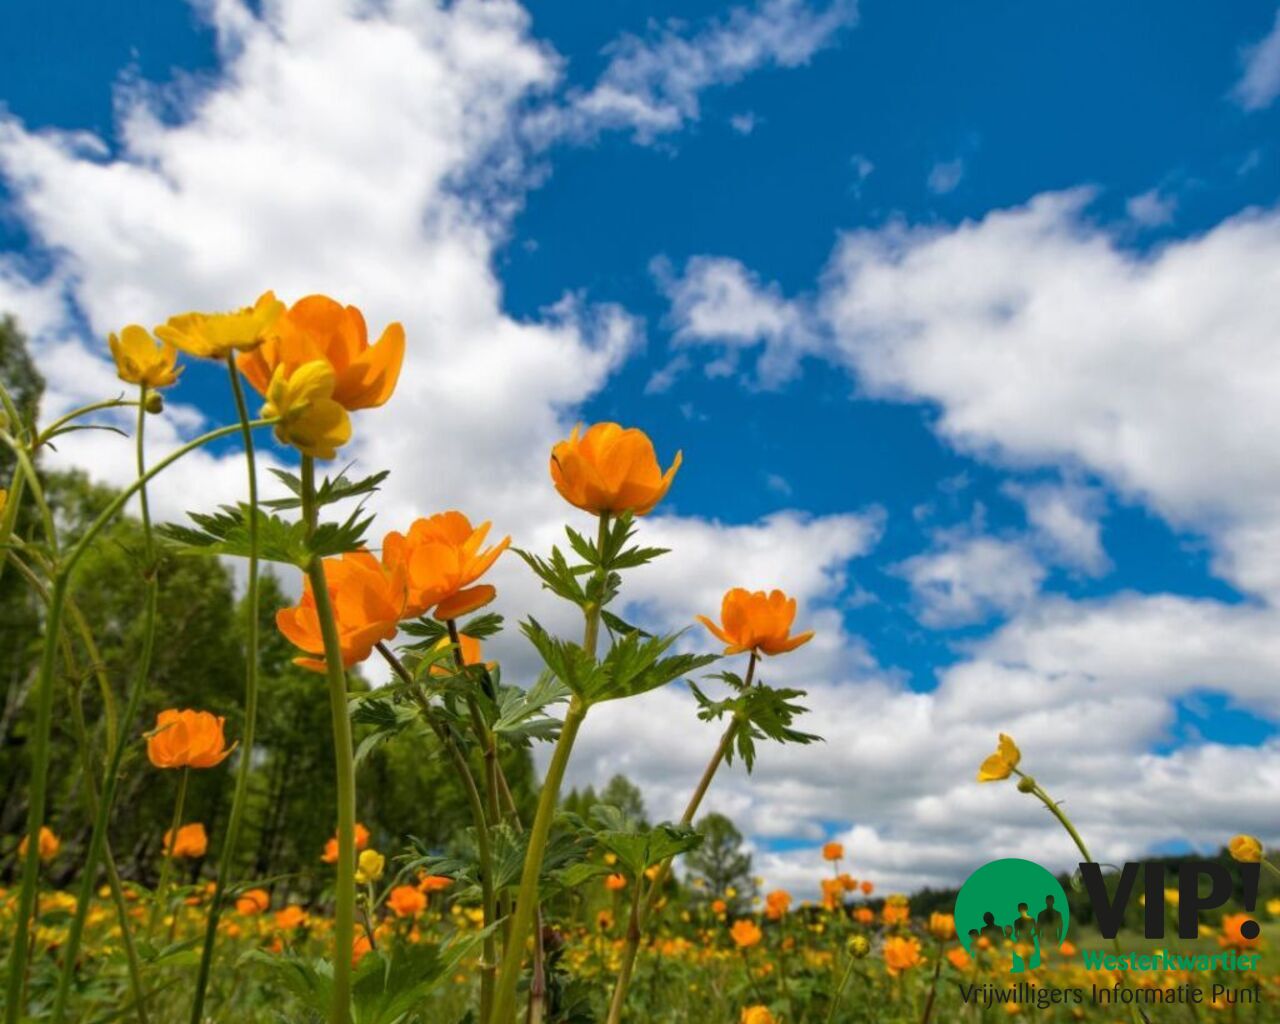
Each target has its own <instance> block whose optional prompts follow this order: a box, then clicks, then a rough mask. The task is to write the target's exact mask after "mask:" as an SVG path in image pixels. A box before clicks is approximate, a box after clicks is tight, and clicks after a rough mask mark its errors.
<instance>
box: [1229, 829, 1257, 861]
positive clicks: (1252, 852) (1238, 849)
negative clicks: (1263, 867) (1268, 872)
mask: <svg viewBox="0 0 1280 1024" xmlns="http://www.w3.org/2000/svg"><path fill="white" fill-rule="evenodd" d="M1227 850H1228V852H1229V853H1230V854H1231V856H1232V857H1233V858H1234V859H1235V860H1238V861H1240V863H1242V864H1257V863H1259V862H1260V861H1261V860H1262V840H1260V839H1258V838H1257V837H1256V836H1250V835H1238V836H1233V837H1232V839H1231V842H1229V843H1228V844H1227Z"/></svg>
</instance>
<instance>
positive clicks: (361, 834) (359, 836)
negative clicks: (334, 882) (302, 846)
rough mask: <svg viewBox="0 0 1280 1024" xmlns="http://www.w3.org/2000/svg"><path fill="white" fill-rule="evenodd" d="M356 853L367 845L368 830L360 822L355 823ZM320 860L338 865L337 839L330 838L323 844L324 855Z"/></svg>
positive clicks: (335, 837) (334, 837)
mask: <svg viewBox="0 0 1280 1024" xmlns="http://www.w3.org/2000/svg"><path fill="white" fill-rule="evenodd" d="M355 833H356V852H357V853H359V852H360V851H361V850H363V849H364V848H365V847H366V846H368V845H369V830H368V829H367V828H365V827H364V826H363V825H361V824H360V822H358V821H357V822H356V827H355ZM320 859H321V860H322V861H324V862H325V863H326V864H337V863H338V837H337V836H331V837H330V839H329V841H328V842H327V843H325V844H324V853H322V854H321V855H320Z"/></svg>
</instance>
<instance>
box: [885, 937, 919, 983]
mask: <svg viewBox="0 0 1280 1024" xmlns="http://www.w3.org/2000/svg"><path fill="white" fill-rule="evenodd" d="M919 963H920V941H919V940H918V939H904V938H903V937H902V936H901V935H891V936H889V938H887V939H885V940H884V965H885V968H886V969H887V970H888V971H889V973H890V974H901V973H902V972H903V971H909V970H910V969H911V968H912V967H915V966H917V965H918V964H919Z"/></svg>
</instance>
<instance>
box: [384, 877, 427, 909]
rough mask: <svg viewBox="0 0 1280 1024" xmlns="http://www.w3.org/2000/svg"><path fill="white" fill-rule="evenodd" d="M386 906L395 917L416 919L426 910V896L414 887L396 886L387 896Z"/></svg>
mask: <svg viewBox="0 0 1280 1024" xmlns="http://www.w3.org/2000/svg"><path fill="white" fill-rule="evenodd" d="M387 906H388V907H390V908H391V912H392V913H393V914H395V915H396V917H416V916H417V915H418V914H421V913H422V912H423V911H424V910H426V909H427V894H426V893H425V892H423V891H422V890H421V889H419V888H418V887H417V886H416V885H397V886H396V887H395V888H394V889H392V890H391V892H390V893H388V894H387Z"/></svg>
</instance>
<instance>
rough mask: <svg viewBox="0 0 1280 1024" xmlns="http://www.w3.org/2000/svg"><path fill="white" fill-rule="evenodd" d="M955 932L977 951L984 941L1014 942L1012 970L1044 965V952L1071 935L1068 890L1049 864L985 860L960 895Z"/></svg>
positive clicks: (970, 949) (1011, 859) (998, 944)
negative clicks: (1065, 889) (1043, 865)
mask: <svg viewBox="0 0 1280 1024" xmlns="http://www.w3.org/2000/svg"><path fill="white" fill-rule="evenodd" d="M955 916H956V932H957V934H958V935H959V936H960V943H961V944H962V945H963V946H964V948H965V950H966V951H967V952H968V953H969V954H970V955H971V956H972V955H975V954H976V953H977V947H978V945H979V943H980V940H982V939H987V940H988V942H989V943H990V948H991V949H993V950H1000V949H1003V948H1004V944H1005V943H1006V942H1010V943H1012V944H1013V947H1012V949H1013V951H1012V962H1011V964H1010V966H1009V970H1010V971H1011V972H1012V973H1014V974H1017V973H1019V972H1021V971H1026V970H1030V969H1033V968H1035V967H1039V966H1040V961H1041V957H1042V954H1044V953H1048V952H1050V951H1052V950H1055V949H1057V948H1058V947H1059V946H1060V945H1062V942H1063V940H1064V939H1065V938H1066V937H1067V925H1068V923H1069V921H1070V916H1071V910H1070V908H1069V907H1068V906H1067V894H1066V893H1065V892H1063V890H1062V886H1061V884H1059V882H1058V880H1057V879H1056V878H1055V877H1054V876H1053V874H1052V873H1051V872H1050V871H1048V870H1047V869H1045V868H1043V867H1041V866H1040V865H1039V864H1036V863H1035V862H1033V861H1029V860H1021V859H1019V858H1017V857H1009V858H1006V859H1005V860H993V861H991V862H990V863H989V864H984V865H983V866H982V867H980V868H978V870H977V871H975V872H974V873H973V874H971V875H970V876H969V877H968V879H967V880H966V881H965V883H964V885H963V886H961V888H960V892H959V894H958V895H957V896H956V915H955Z"/></svg>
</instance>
